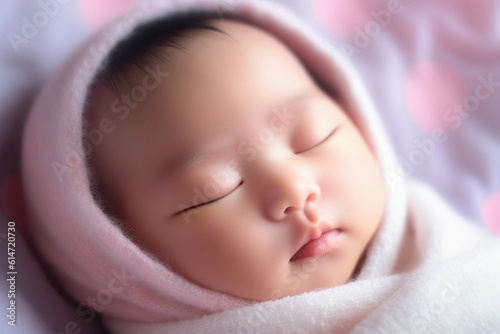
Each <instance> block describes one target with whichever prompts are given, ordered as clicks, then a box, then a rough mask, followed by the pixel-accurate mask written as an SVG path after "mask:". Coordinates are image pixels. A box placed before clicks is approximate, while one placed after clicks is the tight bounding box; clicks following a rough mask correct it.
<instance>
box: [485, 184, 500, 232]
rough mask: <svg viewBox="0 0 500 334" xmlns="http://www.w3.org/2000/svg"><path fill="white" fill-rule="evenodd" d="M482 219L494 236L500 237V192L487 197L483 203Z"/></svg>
mask: <svg viewBox="0 0 500 334" xmlns="http://www.w3.org/2000/svg"><path fill="white" fill-rule="evenodd" d="M481 217H482V218H483V220H484V221H485V223H486V226H487V227H488V228H489V229H490V231H491V232H493V234H496V235H500V190H498V191H496V192H494V193H493V194H491V195H490V196H488V197H486V199H485V200H484V201H483V204H481Z"/></svg>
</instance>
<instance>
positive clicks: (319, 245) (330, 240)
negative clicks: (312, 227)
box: [290, 228, 342, 262]
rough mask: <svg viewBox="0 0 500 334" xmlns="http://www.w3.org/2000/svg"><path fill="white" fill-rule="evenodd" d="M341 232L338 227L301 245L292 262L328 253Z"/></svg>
mask: <svg viewBox="0 0 500 334" xmlns="http://www.w3.org/2000/svg"><path fill="white" fill-rule="evenodd" d="M340 233H342V231H341V230H340V229H338V228H336V229H333V230H329V231H325V232H323V233H321V235H320V236H319V237H318V238H316V239H311V240H309V241H308V242H306V243H305V244H304V245H303V246H302V247H300V249H299V250H298V251H297V252H296V253H295V254H294V255H293V256H292V258H291V259H290V262H294V261H298V260H301V259H304V258H315V257H319V256H322V255H324V254H326V253H328V252H329V251H330V250H331V249H332V248H333V246H334V245H335V241H336V239H337V237H338V236H339V234H340Z"/></svg>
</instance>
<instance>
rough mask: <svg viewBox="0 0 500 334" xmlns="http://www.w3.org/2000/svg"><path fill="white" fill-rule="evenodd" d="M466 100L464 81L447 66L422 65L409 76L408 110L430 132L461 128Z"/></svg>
mask: <svg viewBox="0 0 500 334" xmlns="http://www.w3.org/2000/svg"><path fill="white" fill-rule="evenodd" d="M466 97H467V86H466V84H465V81H464V79H463V78H462V76H461V75H460V74H458V72H457V71H455V70H454V69H452V68H451V67H448V66H446V65H444V64H441V63H438V62H432V61H430V62H422V63H419V64H417V65H415V66H413V67H412V68H411V69H410V71H409V73H408V75H407V78H406V102H407V104H408V109H409V110H410V113H411V115H412V117H413V119H414V120H415V122H416V123H417V124H418V125H419V126H420V127H421V128H422V129H423V130H426V131H428V132H431V131H432V130H434V129H437V128H440V129H443V130H449V129H450V128H452V127H454V126H455V127H456V126H458V125H461V124H462V119H463V117H464V116H463V115H462V114H460V105H461V104H462V103H463V101H464V100H465V98H466ZM457 106H458V108H457ZM457 118H460V121H458V120H457Z"/></svg>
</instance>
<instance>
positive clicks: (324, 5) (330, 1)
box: [311, 0, 383, 39]
mask: <svg viewBox="0 0 500 334" xmlns="http://www.w3.org/2000/svg"><path fill="white" fill-rule="evenodd" d="M311 5H312V12H313V15H314V17H315V18H316V21H317V22H318V23H319V24H320V25H321V26H322V27H323V29H325V30H326V31H328V32H329V33H331V34H333V35H335V36H337V37H340V38H344V39H352V38H354V36H355V35H356V33H357V32H356V28H359V29H361V30H363V29H364V27H365V24H366V23H367V22H369V21H371V20H373V17H372V16H371V14H370V12H371V11H378V10H380V9H381V8H382V6H383V1H381V0H349V1H346V0H313V1H312V4H311Z"/></svg>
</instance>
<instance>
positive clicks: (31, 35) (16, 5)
mask: <svg viewBox="0 0 500 334" xmlns="http://www.w3.org/2000/svg"><path fill="white" fill-rule="evenodd" d="M142 1H147V0H142ZM165 1H168V0H165ZM240 1H241V0H214V1H213V2H214V9H215V10H218V11H220V12H221V14H223V13H224V12H229V11H231V10H233V9H234V8H235V7H236V6H238V4H239V3H240ZM268 1H272V2H276V3H279V4H281V5H283V6H285V7H287V8H288V9H289V10H290V11H292V12H293V13H295V14H296V15H297V16H298V17H300V18H301V19H302V20H304V21H305V22H306V23H307V24H308V25H310V26H311V27H312V29H313V30H315V31H316V32H317V33H318V34H319V35H321V36H322V37H323V38H324V39H326V40H327V41H329V42H330V44H331V45H332V46H333V47H334V48H336V49H337V50H339V51H340V52H341V53H342V54H343V55H344V57H346V59H347V60H348V61H349V62H350V63H352V65H353V66H354V67H355V68H356V69H357V70H358V72H359V74H360V76H361V77H362V79H363V81H364V83H365V84H366V86H367V88H368V91H369V93H370V95H371V97H372V99H373V100H374V102H375V105H376V106H377V107H378V109H379V112H380V114H381V117H382V119H383V121H384V124H385V127H386V129H387V132H388V133H389V136H390V138H391V139H392V142H393V144H394V147H395V150H396V152H397V155H398V164H396V165H395V166H393V168H392V169H391V170H386V171H385V173H386V177H387V178H388V179H389V182H390V183H391V186H392V187H398V186H400V185H401V184H402V182H404V181H405V180H406V179H408V178H416V179H420V180H423V181H425V182H427V183H429V184H431V185H433V186H434V187H435V188H436V189H437V190H438V192H439V193H440V194H441V195H442V196H443V197H444V198H445V199H446V200H447V201H448V202H449V203H450V204H451V206H453V207H454V208H455V209H456V210H457V211H458V212H460V213H461V214H462V215H464V216H466V217H467V218H469V219H470V220H471V221H472V222H473V223H474V224H476V225H479V226H481V227H482V228H484V229H487V230H489V231H490V232H491V233H494V234H496V235H500V1H497V0H475V1H467V0H413V1H412V0H268ZM140 2H141V0H40V1H35V0H33V1H28V0H24V1H15V0H3V1H2V2H0V35H1V38H0V73H1V75H0V262H1V263H3V264H5V265H2V268H5V267H7V265H6V264H7V235H8V234H7V222H8V221H14V222H15V223H16V265H17V267H16V269H17V273H18V274H17V278H16V307H17V308H16V327H12V326H10V325H8V324H7V321H8V318H7V319H6V317H5V316H4V315H2V318H1V319H3V320H1V321H0V332H2V333H54V334H55V333H99V332H102V327H101V325H100V322H99V320H98V319H96V320H92V321H89V322H88V323H87V322H86V321H85V320H88V318H87V317H81V316H80V315H78V314H77V313H76V309H75V306H74V305H72V304H70V303H69V302H68V301H66V300H65V299H64V298H63V297H61V295H60V294H59V293H58V292H57V289H56V288H54V287H53V286H52V285H51V284H50V282H49V281H48V279H47V278H46V276H45V274H44V273H43V270H42V269H41V267H40V265H39V264H38V263H37V261H36V258H35V257H34V256H33V254H31V252H30V250H29V249H28V248H27V245H26V243H25V238H24V237H23V234H22V233H23V230H24V229H25V217H24V213H23V201H22V190H21V179H20V176H19V171H20V144H21V136H22V129H23V124H24V121H25V119H26V116H27V114H28V112H29V110H30V106H31V105H32V103H33V102H34V100H35V98H36V95H37V92H38V91H39V90H40V88H41V87H42V85H43V83H44V82H45V81H46V80H47V79H48V78H49V77H50V76H51V74H52V73H53V72H54V71H55V70H56V69H57V68H58V67H59V66H60V65H61V64H62V63H63V62H64V60H65V59H66V58H67V57H68V56H69V55H70V54H71V53H72V52H74V50H75V49H76V48H77V47H78V46H80V45H81V44H82V43H83V42H85V41H86V40H87V39H88V38H89V37H90V36H92V35H93V34H94V33H95V32H96V31H98V30H99V29H100V28H102V27H103V26H105V25H106V24H107V23H108V22H110V21H111V20H113V19H115V18H117V17H119V16H120V15H122V14H124V13H126V12H127V11H130V10H134V8H135V7H136V6H137V5H138V4H139V3H140ZM35 255H36V254H35ZM6 275H7V271H3V272H2V277H3V278H2V280H1V283H0V286H1V287H2V289H1V291H0V301H1V303H0V304H2V305H4V306H2V307H7V306H8V303H9V299H8V298H7V293H8V290H9V286H8V284H7V281H6V277H5V276H6ZM3 309H4V310H5V308H3ZM4 312H5V314H7V311H4Z"/></svg>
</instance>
